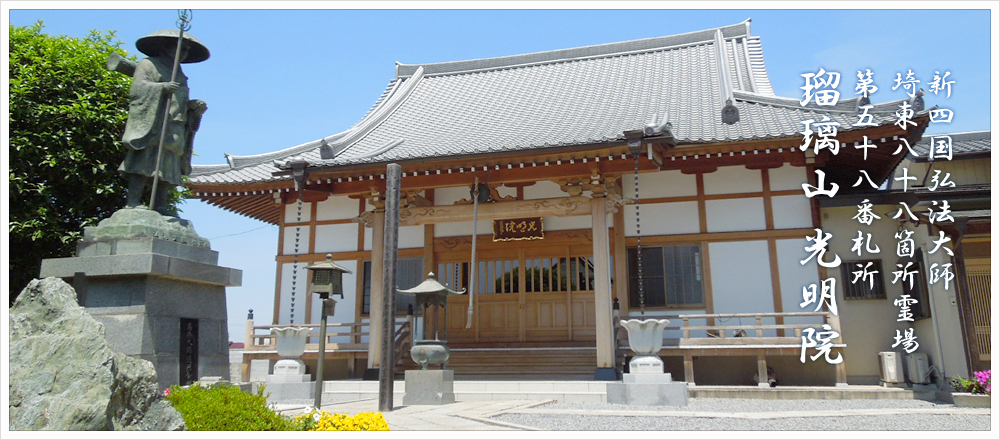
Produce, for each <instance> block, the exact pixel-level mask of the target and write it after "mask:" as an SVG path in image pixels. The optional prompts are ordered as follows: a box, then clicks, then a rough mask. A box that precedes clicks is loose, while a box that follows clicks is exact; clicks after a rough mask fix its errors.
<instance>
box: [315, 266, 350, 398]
mask: <svg viewBox="0 0 1000 440" xmlns="http://www.w3.org/2000/svg"><path fill="white" fill-rule="evenodd" d="M306 269H309V271H310V272H312V293H315V294H318V295H319V297H320V298H321V299H322V301H323V313H321V314H320V327H319V350H318V352H317V354H316V391H315V396H316V397H315V399H316V400H315V402H314V404H313V406H314V407H316V408H320V407H321V406H322V404H323V360H324V359H325V358H326V317H327V316H332V315H333V313H334V311H335V310H336V308H337V301H336V300H333V299H331V298H330V295H340V299H344V281H343V275H344V273H351V271H349V270H347V269H345V268H343V267H340V266H338V265H337V264H336V263H334V262H333V255H331V254H326V261H324V262H322V263H316V264H314V265H312V266H309V267H306Z"/></svg>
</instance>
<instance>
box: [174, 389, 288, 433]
mask: <svg viewBox="0 0 1000 440" xmlns="http://www.w3.org/2000/svg"><path fill="white" fill-rule="evenodd" d="M166 397H167V400H169V401H170V403H171V404H172V405H173V406H174V408H176V409H177V411H178V412H180V413H181V416H183V417H184V423H185V424H186V425H187V429H188V430H190V431H299V430H302V429H303V428H304V427H303V426H302V423H301V422H297V421H295V420H294V419H292V418H290V417H285V416H283V415H281V414H278V413H277V412H276V411H275V410H274V409H273V408H272V407H270V406H268V404H267V399H266V396H265V395H264V387H261V388H260V389H258V390H257V393H247V392H244V391H242V390H240V388H239V387H237V386H234V385H224V384H218V385H212V386H208V387H202V386H201V385H200V384H198V383H195V384H194V385H192V386H190V387H179V386H176V385H175V386H172V387H170V390H169V391H168V392H167V396H166Z"/></svg>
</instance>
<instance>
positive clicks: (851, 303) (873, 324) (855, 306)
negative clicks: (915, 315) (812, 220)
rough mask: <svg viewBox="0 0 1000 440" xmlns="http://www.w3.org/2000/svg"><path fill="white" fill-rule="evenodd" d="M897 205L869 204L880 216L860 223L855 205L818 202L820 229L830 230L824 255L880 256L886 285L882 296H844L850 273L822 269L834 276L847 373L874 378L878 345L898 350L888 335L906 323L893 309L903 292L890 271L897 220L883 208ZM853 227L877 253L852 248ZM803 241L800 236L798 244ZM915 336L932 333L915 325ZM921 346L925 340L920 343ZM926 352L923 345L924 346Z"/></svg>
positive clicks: (921, 338) (893, 267) (893, 266)
mask: <svg viewBox="0 0 1000 440" xmlns="http://www.w3.org/2000/svg"><path fill="white" fill-rule="evenodd" d="M898 208H899V205H896V206H891V205H877V206H874V207H873V208H872V212H874V213H876V214H877V215H879V216H881V217H882V219H881V220H875V221H874V222H873V223H872V224H871V225H870V226H869V225H865V224H862V223H860V222H858V221H857V220H854V219H853V217H854V216H855V215H856V214H857V207H855V206H847V207H837V208H823V209H822V211H821V218H822V222H823V223H822V226H823V231H824V232H825V233H831V234H833V238H831V240H830V246H829V249H830V251H828V252H827V260H830V259H832V255H833V254H831V253H830V252H834V253H835V254H836V255H838V256H840V258H841V259H842V260H860V259H881V260H882V272H883V273H882V276H883V279H884V281H885V282H884V286H885V290H886V299H851V300H845V299H844V286H845V285H846V283H849V282H850V281H851V280H850V278H851V277H848V279H843V277H841V269H840V267H837V268H830V269H827V274H828V276H830V277H833V278H835V279H837V307H838V308H839V309H840V322H841V330H842V331H841V335H842V336H843V338H844V343H846V344H847V348H845V349H844V359H845V361H846V362H847V375H848V376H849V377H850V376H867V377H869V378H871V377H874V378H876V379H877V377H878V375H879V367H878V353H879V352H881V351H898V350H899V348H900V347H897V348H895V349H894V348H892V344H893V342H894V340H893V337H894V336H895V334H896V329H900V330H901V331H902V330H905V329H906V327H907V325H906V323H898V322H896V315H897V314H898V313H899V308H898V307H896V306H894V305H893V304H892V302H893V300H894V299H896V298H899V296H900V295H901V294H902V293H903V290H902V286H901V284H899V283H896V284H893V283H892V278H893V275H892V271H894V270H896V261H898V259H899V257H897V256H896V241H897V240H896V238H895V237H894V234H895V233H896V226H897V223H895V222H894V221H890V220H889V219H888V218H887V217H886V216H885V215H884V214H885V213H886V212H889V211H893V212H894V211H895V210H896V209H898ZM858 231H862V232H863V233H864V234H865V236H866V237H867V234H868V233H871V234H872V244H873V245H876V246H878V247H879V249H880V251H881V252H880V253H879V254H877V255H871V254H868V253H867V252H863V253H862V256H860V257H859V256H858V255H857V254H856V253H852V252H851V247H852V246H853V244H854V243H853V241H852V240H853V239H854V238H856V237H857V234H858ZM806 245H807V243H805V242H803V246H806ZM916 332H917V339H918V342H923V341H924V336H931V335H930V334H929V333H928V332H921V331H920V330H916ZM919 351H925V350H924V344H921V349H920V350H919ZM925 352H926V351H925Z"/></svg>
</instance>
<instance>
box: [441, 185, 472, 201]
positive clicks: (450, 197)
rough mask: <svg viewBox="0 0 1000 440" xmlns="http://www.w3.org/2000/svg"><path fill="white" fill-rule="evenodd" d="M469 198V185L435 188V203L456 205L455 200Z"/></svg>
mask: <svg viewBox="0 0 1000 440" xmlns="http://www.w3.org/2000/svg"><path fill="white" fill-rule="evenodd" d="M468 198H469V187H467V186H453V187H450V188H437V189H435V190H434V204H435V205H454V204H455V202H457V201H459V200H462V199H468Z"/></svg>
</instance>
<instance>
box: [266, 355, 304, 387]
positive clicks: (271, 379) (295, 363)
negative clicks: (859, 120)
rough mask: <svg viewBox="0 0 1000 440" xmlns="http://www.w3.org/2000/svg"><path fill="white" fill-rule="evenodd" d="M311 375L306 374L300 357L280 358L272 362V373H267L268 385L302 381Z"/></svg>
mask: <svg viewBox="0 0 1000 440" xmlns="http://www.w3.org/2000/svg"><path fill="white" fill-rule="evenodd" d="M311 380H312V377H311V376H310V375H308V374H306V364H305V362H302V360H300V359H282V360H280V361H278V362H275V364H274V374H268V375H267V383H268V385H270V384H273V383H303V382H309V381H311Z"/></svg>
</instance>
